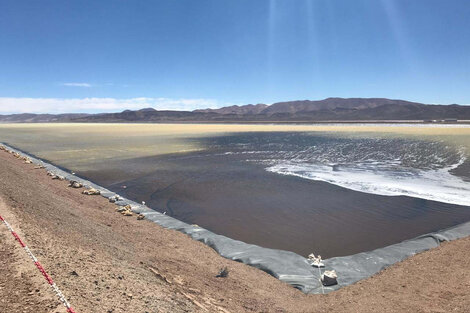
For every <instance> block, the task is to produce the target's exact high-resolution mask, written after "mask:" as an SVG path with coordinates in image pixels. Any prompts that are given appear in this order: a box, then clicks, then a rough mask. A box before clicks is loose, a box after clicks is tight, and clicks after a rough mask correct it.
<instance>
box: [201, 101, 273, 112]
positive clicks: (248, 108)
mask: <svg viewBox="0 0 470 313" xmlns="http://www.w3.org/2000/svg"><path fill="white" fill-rule="evenodd" d="M267 107H268V105H267V104H262V103H259V104H247V105H242V106H238V105H232V106H229V107H223V108H220V109H204V110H195V111H193V112H197V113H218V114H237V115H244V114H250V115H251V114H260V113H261V112H263V110H265V109H266V108H267Z"/></svg>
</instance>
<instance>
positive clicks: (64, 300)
mask: <svg viewBox="0 0 470 313" xmlns="http://www.w3.org/2000/svg"><path fill="white" fill-rule="evenodd" d="M0 221H2V222H3V224H5V225H6V227H7V228H8V230H9V231H10V232H11V234H12V235H13V237H15V239H16V241H18V243H19V244H20V245H21V246H22V247H23V248H24V249H25V251H26V253H27V254H28V255H29V257H30V258H31V260H33V262H34V265H36V267H37V269H38V270H39V271H40V272H41V274H42V276H44V278H45V279H46V281H47V283H48V284H49V285H50V286H51V287H52V289H53V290H54V292H55V294H56V295H57V297H59V300H60V301H61V302H62V303H63V304H64V305H65V307H66V308H67V312H68V313H76V312H75V311H74V310H73V309H72V307H71V306H70V303H69V302H68V301H67V299H65V297H64V295H63V294H62V292H61V291H60V289H59V287H57V285H56V284H55V283H54V281H53V280H52V278H51V276H49V274H47V272H46V270H45V269H44V267H42V265H41V263H39V261H38V259H37V258H36V257H35V256H34V254H33V253H32V252H31V250H29V248H28V246H26V244H25V243H24V242H23V240H21V238H20V236H18V234H17V233H16V232H15V231H14V230H13V228H11V226H10V224H8V222H7V221H5V219H4V218H3V217H2V216H0Z"/></svg>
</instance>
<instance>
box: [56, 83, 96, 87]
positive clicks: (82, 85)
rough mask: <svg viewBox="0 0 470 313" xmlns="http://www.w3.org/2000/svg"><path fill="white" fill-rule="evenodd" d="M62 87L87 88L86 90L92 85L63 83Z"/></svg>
mask: <svg viewBox="0 0 470 313" xmlns="http://www.w3.org/2000/svg"><path fill="white" fill-rule="evenodd" d="M62 86H67V87H86V88H89V87H91V84H89V83H62Z"/></svg>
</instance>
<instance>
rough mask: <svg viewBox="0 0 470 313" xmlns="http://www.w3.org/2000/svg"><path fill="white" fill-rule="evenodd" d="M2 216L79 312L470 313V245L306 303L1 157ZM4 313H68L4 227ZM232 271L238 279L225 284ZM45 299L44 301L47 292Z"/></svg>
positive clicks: (272, 282)
mask: <svg viewBox="0 0 470 313" xmlns="http://www.w3.org/2000/svg"><path fill="white" fill-rule="evenodd" d="M0 198H1V202H0V203H1V205H0V214H1V215H2V216H4V217H5V218H7V220H8V221H10V223H11V224H12V225H13V227H15V228H16V230H17V231H18V232H19V233H20V234H21V236H22V237H23V239H24V240H25V241H26V244H27V245H28V246H29V247H30V248H31V249H32V251H33V253H35V254H36V256H37V257H38V259H39V260H40V262H41V263H42V264H43V265H44V267H45V268H46V270H47V271H48V272H49V273H50V274H51V276H52V277H53V279H54V280H55V282H56V283H57V284H58V286H59V287H60V288H61V289H62V291H63V292H64V294H65V295H66V297H67V298H68V299H69V301H70V302H71V304H72V305H73V306H74V308H75V309H76V311H77V312H136V313H137V312H377V311H380V312H468V308H469V307H470V258H469V256H470V238H465V239H461V240H457V241H454V242H451V243H446V244H443V245H442V246H441V247H439V248H437V249H434V250H431V251H428V252H425V253H422V254H419V255H416V256H414V257H412V258H410V259H408V260H405V261H404V262H401V263H399V264H396V265H394V266H392V267H390V268H388V269H386V270H385V271H383V272H381V273H379V274H378V275H375V276H374V277H372V278H370V279H367V280H364V281H361V282H359V283H357V284H355V285H353V286H349V287H347V288H343V289H341V290H340V291H338V292H334V293H331V294H329V295H304V294H302V293H301V292H299V291H298V290H296V289H294V288H292V287H290V286H288V285H286V284H284V283H282V282H280V281H278V280H276V279H274V278H273V277H271V276H269V275H268V274H266V273H264V272H262V271H259V270H257V269H255V268H251V267H249V266H245V265H243V264H241V263H237V262H233V261H229V260H226V259H224V258H222V257H220V256H219V255H217V253H216V252H215V251H213V250H212V249H211V248H209V247H206V246H204V245H203V244H201V243H199V242H195V241H193V240H192V239H190V238H189V237H188V236H186V235H184V234H181V233H178V232H176V231H171V230H166V229H163V228H161V227H159V226H157V225H155V224H153V223H151V222H149V221H145V220H143V221H139V220H137V219H136V217H135V216H133V217H124V216H122V215H120V214H118V213H116V212H115V206H114V205H113V204H111V203H109V202H107V201H106V199H104V198H102V197H99V196H84V195H82V194H81V193H80V190H75V189H70V188H68V187H67V183H66V182H62V181H57V180H51V179H50V177H48V176H46V175H45V171H44V170H35V169H33V165H31V164H23V162H22V161H20V160H18V159H16V158H14V157H13V156H12V155H10V154H8V153H5V152H0ZM0 240H1V243H2V244H1V247H0V270H1V274H2V275H0V312H12V313H13V312H63V307H61V305H60V304H59V302H58V300H57V301H55V299H54V295H53V294H52V292H51V291H50V290H48V286H47V284H46V283H45V282H44V281H43V278H42V277H41V274H40V273H39V272H37V271H36V270H35V268H34V265H33V264H32V263H28V262H30V261H29V258H28V256H27V255H26V253H24V251H22V250H21V249H20V248H19V246H18V245H17V243H16V242H15V241H14V239H13V237H12V236H11V235H10V234H9V233H8V231H7V229H6V227H5V226H4V225H0ZM223 267H227V268H228V270H229V275H228V277H226V278H217V277H216V275H217V273H218V272H219V270H220V269H221V268H223ZM38 290H39V291H38Z"/></svg>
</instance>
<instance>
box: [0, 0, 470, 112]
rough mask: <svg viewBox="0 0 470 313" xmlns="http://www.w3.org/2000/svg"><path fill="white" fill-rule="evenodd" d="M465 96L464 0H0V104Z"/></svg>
mask: <svg viewBox="0 0 470 313" xmlns="http://www.w3.org/2000/svg"><path fill="white" fill-rule="evenodd" d="M326 97H387V98H395V99H405V100H411V101H419V102H424V103H442V104H449V103H460V104H470V1H468V0H445V1H444V0H354V1H353V0H231V1H229V0H210V1H209V0H197V1H196V0H160V1H150V0H148V1H139V0H133V1H127V0H126V1H117V0H113V1H105V0H93V1H85V0H80V1H72V0H69V1H64V0H55V1H47V0H41V1H18V0H0V114H1V113H11V112H25V111H34V112H46V111H47V112H65V111H69V112H71V111H73V112H80V111H90V112H99V111H119V110H121V109H126V108H131V109H135V108H141V107H146V106H153V107H155V108H157V109H194V108H200V107H220V106H224V105H231V104H248V103H267V104H269V103H273V102H277V101H285V100H299V99H312V100H313V99H322V98H326Z"/></svg>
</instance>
